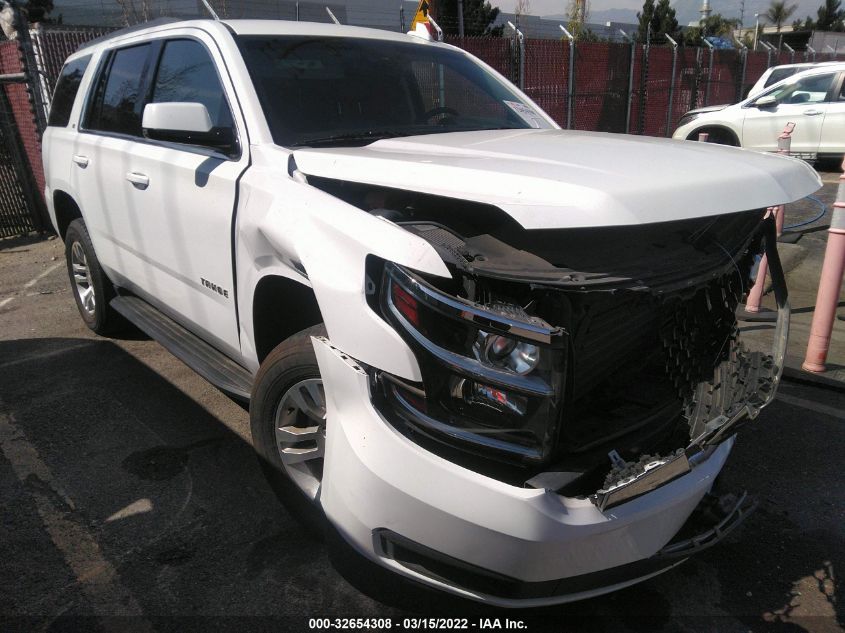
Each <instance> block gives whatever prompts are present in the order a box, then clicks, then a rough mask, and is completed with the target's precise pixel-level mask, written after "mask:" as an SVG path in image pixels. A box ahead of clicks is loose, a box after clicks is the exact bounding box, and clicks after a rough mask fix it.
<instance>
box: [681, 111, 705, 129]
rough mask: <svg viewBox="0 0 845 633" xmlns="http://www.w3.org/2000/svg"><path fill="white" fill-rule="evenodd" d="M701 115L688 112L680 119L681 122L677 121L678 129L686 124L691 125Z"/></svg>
mask: <svg viewBox="0 0 845 633" xmlns="http://www.w3.org/2000/svg"><path fill="white" fill-rule="evenodd" d="M701 114H702V113H701V112H693V113H690V112H688V113H686V114H685V115H684V116H682V117H681V120H680V121H678V127H683V126H685V125H687V124H688V123H692V122H693V121H695V120H696V119H697V118H698V117H700V116H701Z"/></svg>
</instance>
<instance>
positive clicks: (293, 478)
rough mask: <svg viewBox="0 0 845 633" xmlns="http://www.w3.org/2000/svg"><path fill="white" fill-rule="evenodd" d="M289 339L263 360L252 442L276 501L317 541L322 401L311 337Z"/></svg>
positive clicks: (318, 331)
mask: <svg viewBox="0 0 845 633" xmlns="http://www.w3.org/2000/svg"><path fill="white" fill-rule="evenodd" d="M325 335H326V329H325V327H324V326H323V325H316V326H314V327H311V328H308V329H306V330H303V331H301V332H299V333H298V334H294V335H293V336H291V337H290V338H288V339H287V340H285V341H284V342H283V343H281V344H280V345H279V346H278V347H276V348H275V349H274V350H273V351H272V352H270V353H269V354H268V355H267V358H265V359H264V362H263V363H261V367H260V369H259V370H258V374H257V375H256V377H255V385H254V387H253V390H252V397H251V398H250V405H249V419H250V427H251V430H252V441H253V444H254V446H255V450H256V452H257V453H258V456H259V458H260V460H261V466H262V469H263V470H264V474H265V475H266V477H267V480H268V481H269V483H270V486H271V487H272V488H273V491H274V492H275V493H276V496H277V497H278V498H279V500H280V501H281V502H282V503H283V504H284V506H285V507H286V508H287V509H288V511H289V512H290V513H291V514H292V515H293V517H294V518H295V519H297V520H298V521H299V522H300V523H302V524H303V525H305V526H306V527H307V528H309V530H311V531H312V532H313V533H314V536H316V537H317V538H322V535H323V529H324V527H325V521H326V519H325V515H324V513H323V509H322V507H321V506H320V486H321V484H322V480H323V461H324V451H325V444H326V397H325V392H324V390H323V381H322V378H321V377H320V368H319V367H318V365H317V357H316V354H315V353H314V347H313V345H312V343H311V337H312V336H325Z"/></svg>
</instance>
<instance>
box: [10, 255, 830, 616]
mask: <svg viewBox="0 0 845 633" xmlns="http://www.w3.org/2000/svg"><path fill="white" fill-rule="evenodd" d="M0 270H2V274H1V275H0V500H2V505H0V630H15V631H17V630H20V631H63V630H92V631H99V630H107V631H109V630H119V631H125V630H138V631H171V630H172V631H183V630H197V631H200V630H201V631H213V630H254V629H259V628H261V629H263V630H273V631H284V630H307V628H308V618H334V617H341V618H343V617H373V618H384V617H392V618H393V619H394V622H401V620H402V618H404V617H407V616H419V615H421V614H422V615H435V616H447V615H451V614H453V613H455V612H456V610H459V609H462V608H463V607H462V605H459V604H453V603H451V602H449V601H445V600H443V599H442V598H440V597H437V596H430V595H427V594H413V593H410V594H409V593H408V592H407V591H405V590H404V589H403V588H401V587H397V586H395V585H384V584H381V585H380V584H378V583H377V582H375V581H373V582H370V583H364V582H363V581H365V580H368V579H366V578H353V581H355V582H356V583H357V584H358V586H359V587H361V588H362V589H364V590H365V591H368V592H370V593H375V594H376V598H377V599H373V598H372V597H370V596H368V595H366V593H363V592H362V591H361V590H359V588H356V586H353V584H350V582H348V581H347V580H346V579H345V578H344V577H342V576H341V575H340V574H339V573H338V572H336V571H335V569H334V568H333V567H332V566H331V565H330V563H329V560H328V555H327V551H326V546H325V545H323V544H322V543H321V542H319V541H318V540H315V539H314V538H313V535H310V534H308V533H307V532H306V531H304V530H303V529H302V528H301V527H300V526H299V525H298V524H296V523H294V522H293V521H292V520H291V519H290V517H289V516H288V515H287V513H286V512H285V510H284V509H283V508H281V507H280V506H279V505H278V503H277V502H276V500H275V498H274V497H273V495H272V493H271V492H270V489H269V488H268V486H267V485H266V484H265V481H264V479H263V476H262V475H261V472H260V469H259V467H258V464H257V462H256V460H255V457H254V454H253V451H252V448H251V445H250V438H249V420H248V415H247V413H246V412H245V411H244V410H243V409H242V408H241V407H240V406H238V405H237V404H235V403H234V402H232V401H231V400H229V399H228V398H226V397H225V396H224V395H222V394H221V393H220V392H218V391H217V390H216V389H214V388H213V387H211V386H210V385H209V384H208V383H206V382H205V381H204V380H203V379H201V378H200V377H199V376H197V375H196V374H195V373H193V372H192V371H191V370H190V369H188V368H187V367H185V366H184V365H183V364H182V363H180V362H179V361H178V360H176V359H175V358H173V357H172V356H171V355H170V354H169V353H168V352H166V351H165V350H164V349H163V348H162V347H161V346H159V345H158V344H157V343H155V342H154V341H151V340H149V339H147V338H145V337H143V336H142V335H140V334H136V335H129V336H126V337H123V338H114V339H106V338H98V337H96V336H94V335H92V334H91V333H90V332H89V330H88V329H87V328H86V327H85V326H84V324H83V322H82V320H81V319H80V318H79V316H78V314H77V311H76V307H75V305H74V302H73V298H72V296H71V292H70V288H69V285H68V280H67V276H66V272H65V268H64V256H63V245H62V244H61V242H60V241H59V240H56V239H53V240H49V241H43V240H33V239H17V240H5V241H2V242H0ZM782 394H783V396H784V397H783V399H781V400H779V401H777V402H776V403H775V404H773V405H772V406H771V407H770V408H769V409H767V410H766V411H765V412H764V413H763V414H762V415H761V416H760V418H758V420H757V421H756V422H755V423H754V424H753V425H750V426H749V427H747V428H746V429H745V430H744V431H743V432H742V434H741V435H740V437H739V440H738V443H737V445H736V448H735V450H734V453H733V455H732V458H731V460H730V462H729V464H728V466H727V467H726V469H725V471H724V472H723V485H724V487H725V488H726V489H729V490H736V491H742V490H748V492H749V493H750V494H753V495H756V496H757V498H758V499H759V501H760V506H759V508H758V510H757V511H756V513H755V514H754V515H752V516H751V517H750V518H749V519H748V520H747V521H746V524H745V525H744V526H743V527H742V528H741V529H740V530H739V531H737V532H735V533H733V534H732V535H731V536H729V537H728V539H727V540H726V542H724V543H722V544H721V545H720V546H719V547H716V548H713V549H710V550H708V551H705V552H703V553H702V554H701V555H700V556H699V557H698V558H695V559H692V560H690V561H688V562H687V563H685V564H684V565H682V566H680V567H678V568H676V569H674V570H672V571H670V572H668V573H666V574H664V575H662V576H659V577H657V578H654V579H652V580H650V581H648V582H645V583H643V584H641V585H638V586H635V587H632V588H630V589H627V590H624V591H620V592H618V593H616V594H613V595H609V596H605V597H601V598H597V599H593V600H588V601H584V602H580V603H575V604H570V605H564V606H561V607H556V608H551V609H543V610H535V611H522V612H518V613H508V614H502V613H501V612H494V611H492V610H485V609H483V608H478V609H475V610H470V612H469V613H470V620H471V622H472V623H473V624H480V623H482V622H483V618H485V617H490V618H501V619H502V620H501V622H502V626H504V621H503V618H505V617H509V618H512V619H514V618H515V619H519V620H523V621H524V622H525V623H526V625H527V626H528V629H529V630H557V631H582V630H583V631H608V632H611V631H612V632H616V631H718V632H734V631H736V632H746V631H758V630H759V631H763V630H782V631H809V632H812V633H822V632H826V631H841V630H843V627H842V624H843V623H845V606H843V601H845V581H844V580H843V578H845V527H844V526H845V486H843V485H842V481H843V475H842V472H843V470H842V469H843V464H845V393H843V392H842V391H838V390H836V389H825V388H818V387H814V386H809V385H805V384H801V383H794V382H789V383H786V384H785V385H784V386H783V389H782ZM369 580H373V579H369ZM374 587H375V589H374ZM245 618H247V619H245ZM397 626H398V625H397ZM397 626H394V628H397ZM474 628H477V627H474Z"/></svg>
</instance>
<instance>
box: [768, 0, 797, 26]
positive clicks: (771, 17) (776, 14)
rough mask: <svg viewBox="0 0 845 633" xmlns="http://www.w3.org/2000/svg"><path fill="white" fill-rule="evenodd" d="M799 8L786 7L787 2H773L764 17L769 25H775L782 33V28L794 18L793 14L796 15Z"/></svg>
mask: <svg viewBox="0 0 845 633" xmlns="http://www.w3.org/2000/svg"><path fill="white" fill-rule="evenodd" d="M797 8H798V5H797V4H791V5H789V6H786V0H772V3H771V4H770V5H769V9H768V10H767V11H766V12H765V13H764V14H763V17H764V18H766V20H767V21H768V22H769V23H771V24H774V25H775V26H776V27H777V32H778V33H780V27H782V26H783V23H784V22H786V21H787V20H788V19H789V18H791V17H792V14H793V13H795V10H796V9H797Z"/></svg>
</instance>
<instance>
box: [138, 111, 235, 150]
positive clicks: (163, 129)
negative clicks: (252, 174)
mask: <svg viewBox="0 0 845 633" xmlns="http://www.w3.org/2000/svg"><path fill="white" fill-rule="evenodd" d="M141 127H142V128H143V131H144V136H146V137H147V138H150V139H155V140H158V141H170V142H172V143H187V144H190V145H201V146H204V147H211V148H213V149H217V150H220V151H221V152H223V153H225V154H231V153H233V152H234V151H235V149H236V148H235V131H234V129H232V128H231V127H213V126H212V124H211V116H210V115H209V114H208V109H207V108H206V107H205V105H203V104H202V103H178V102H173V103H148V104H147V105H146V106H144V116H143V118H142V119H141Z"/></svg>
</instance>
